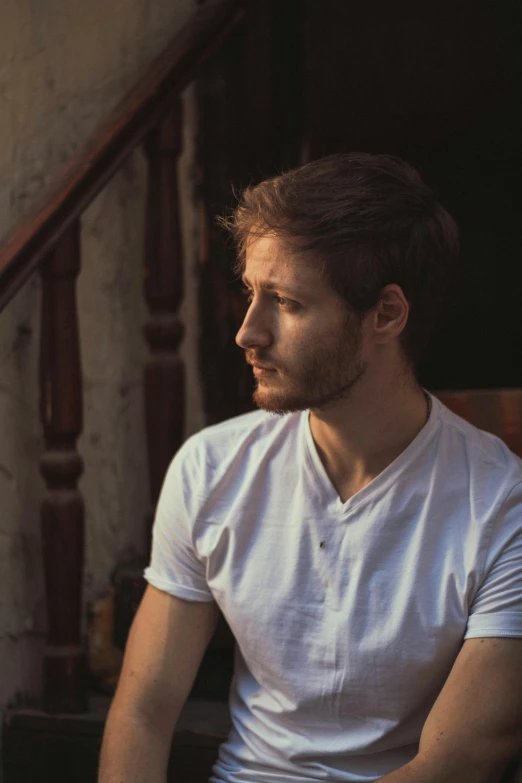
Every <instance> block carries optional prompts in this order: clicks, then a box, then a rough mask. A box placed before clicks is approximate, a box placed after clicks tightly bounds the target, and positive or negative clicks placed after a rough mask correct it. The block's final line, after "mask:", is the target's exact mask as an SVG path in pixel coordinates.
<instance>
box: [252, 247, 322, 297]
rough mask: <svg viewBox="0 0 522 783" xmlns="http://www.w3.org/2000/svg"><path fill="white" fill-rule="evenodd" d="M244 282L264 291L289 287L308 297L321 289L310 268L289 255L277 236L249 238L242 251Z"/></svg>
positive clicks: (318, 279) (300, 259)
mask: <svg viewBox="0 0 522 783" xmlns="http://www.w3.org/2000/svg"><path fill="white" fill-rule="evenodd" d="M242 279H243V280H244V282H247V283H249V284H250V285H254V284H256V285H259V286H262V287H264V288H266V289H267V290H269V289H274V288H283V287H285V288H292V290H293V291H294V292H295V293H296V294H299V293H301V294H305V293H307V294H309V293H310V291H311V289H315V292H317V289H318V287H320V288H321V289H322V288H324V283H323V282H322V281H321V280H320V278H319V274H318V272H317V270H316V269H314V267H313V265H312V264H310V263H307V262H306V261H305V260H303V259H302V258H299V257H298V256H297V255H296V254H294V253H291V252H290V251H289V250H288V248H287V247H285V245H284V243H283V242H281V240H280V239H278V237H276V236H273V235H269V236H262V237H254V238H252V239H249V241H248V242H247V245H246V252H245V271H244V274H243V278H242Z"/></svg>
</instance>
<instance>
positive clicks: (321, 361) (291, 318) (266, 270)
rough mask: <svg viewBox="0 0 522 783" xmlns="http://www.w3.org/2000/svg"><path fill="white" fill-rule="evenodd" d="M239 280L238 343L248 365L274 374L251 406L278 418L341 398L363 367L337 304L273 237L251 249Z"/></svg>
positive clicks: (261, 383) (351, 321)
mask: <svg viewBox="0 0 522 783" xmlns="http://www.w3.org/2000/svg"><path fill="white" fill-rule="evenodd" d="M243 280H244V283H245V286H246V287H248V288H249V289H250V297H249V300H250V307H249V309H248V311H247V313H246V316H245V319H244V321H243V324H242V326H241V328H240V330H239V332H238V333H237V335H236V343H237V344H238V345H239V346H240V347H241V348H243V349H244V350H245V354H246V360H247V362H248V363H249V364H260V365H262V366H266V367H272V368H275V369H274V371H273V372H269V373H266V374H264V375H261V376H258V377H256V382H257V386H256V390H255V392H254V395H253V401H254V403H255V404H256V405H257V406H258V407H259V408H261V409H262V410H265V411H268V412H271V413H275V414H278V415H284V414H286V413H292V412H294V411H302V410H306V409H308V408H311V409H313V408H315V409H323V408H325V407H328V408H331V407H332V405H333V404H334V403H335V402H337V401H339V400H342V399H346V398H347V397H348V396H349V394H350V390H351V389H352V387H353V386H355V384H356V383H358V382H359V381H360V379H361V378H362V377H363V375H364V373H365V372H366V368H367V362H365V361H364V360H363V336H362V331H361V326H360V324H359V322H358V321H357V319H356V317H355V315H353V314H351V313H350V312H349V311H348V309H347V306H346V305H345V303H344V302H343V300H342V299H341V298H340V297H339V296H338V295H337V294H336V293H335V291H333V290H332V289H331V288H329V287H327V286H326V285H325V283H323V282H322V280H321V279H320V278H319V276H318V273H317V272H316V271H315V270H314V269H313V268H312V267H311V266H309V265H306V264H304V263H302V262H299V263H298V262H297V261H296V259H295V258H294V257H293V256H292V255H290V254H289V253H288V251H287V250H285V248H284V245H283V244H282V243H281V242H280V240H279V239H278V238H277V237H275V236H273V235H272V236H265V237H261V238H256V239H254V240H253V241H250V242H249V244H248V246H247V252H246V268H245V274H244V277H243ZM267 284H273V285H274V289H273V290H266V289H265V288H264V287H263V286H265V285H267Z"/></svg>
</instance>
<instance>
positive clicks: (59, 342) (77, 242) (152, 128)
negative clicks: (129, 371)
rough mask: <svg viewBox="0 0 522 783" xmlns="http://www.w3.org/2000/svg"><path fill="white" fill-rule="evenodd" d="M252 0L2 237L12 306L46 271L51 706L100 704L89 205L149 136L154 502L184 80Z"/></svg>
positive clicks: (147, 286)
mask: <svg viewBox="0 0 522 783" xmlns="http://www.w3.org/2000/svg"><path fill="white" fill-rule="evenodd" d="M245 12H246V0H212V2H208V3H205V5H204V6H202V7H201V8H200V9H199V10H198V11H197V12H196V13H194V15H193V16H192V18H191V19H190V20H189V21H188V22H187V24H186V25H185V26H184V27H183V28H182V29H181V31H180V32H179V33H178V34H177V35H176V36H175V38H174V39H173V40H172V42H171V43H170V44H169V46H168V47H167V48H166V49H165V50H164V51H163V53H162V54H161V55H160V56H159V57H158V58H157V59H156V60H154V62H153V63H152V65H151V66H150V68H149V69H148V71H147V73H146V74H145V76H144V78H143V79H142V80H141V81H140V82H138V84H137V86H136V87H135V88H134V89H133V90H131V91H130V92H129V93H128V94H127V96H126V97H124V98H123V100H122V101H120V103H119V104H118V105H117V106H116V108H115V109H114V110H113V111H112V112H111V113H110V114H109V115H108V116H107V119H106V120H105V121H104V122H102V123H101V124H100V125H99V126H98V128H97V130H96V131H95V133H94V134H93V135H92V136H91V137H90V138H89V139H88V141H87V142H86V143H85V145H83V147H82V148H81V149H80V151H79V152H78V153H77V154H76V155H75V156H74V157H73V159H72V160H71V161H70V163H69V164H68V165H67V166H66V168H65V169H63V170H62V172H61V173H60V174H59V175H58V176H57V177H56V178H55V179H54V180H53V181H52V183H51V185H50V187H49V188H47V189H46V190H45V191H44V193H43V194H42V195H41V196H40V198H39V199H38V202H37V206H35V208H34V209H33V210H32V212H31V213H29V215H28V216H27V217H26V218H25V219H24V220H23V221H22V222H21V224H20V225H19V226H18V227H17V228H15V230H14V231H13V232H12V233H11V234H10V235H9V236H8V238H7V239H6V240H5V241H4V242H3V243H2V244H0V312H1V310H2V309H3V307H5V305H6V304H7V303H8V302H9V301H10V300H11V299H12V298H13V296H14V295H15V293H16V292H17V291H18V290H19V288H20V287H21V286H22V285H23V284H24V282H25V281H26V280H27V279H28V277H29V276H30V275H31V274H32V273H33V272H34V271H35V270H37V269H38V270H39V271H40V273H41V276H42V308H41V318H42V327H41V331H40V416H41V421H42V428H43V433H44V437H45V451H44V453H43V455H42V458H41V461H40V471H41V473H42V476H43V477H44V479H45V483H46V493H45V494H44V497H43V499H42V503H41V511H40V522H41V531H42V545H43V565H44V576H45V593H46V595H45V599H46V609H47V633H46V646H45V651H44V661H43V664H44V665H43V698H42V703H43V709H44V711H45V712H49V713H80V712H85V711H86V710H87V709H88V698H87V678H86V676H85V675H86V656H85V651H84V649H83V643H82V638H81V625H82V622H81V621H82V614H83V613H82V582H83V566H84V501H83V497H82V495H81V492H80V490H79V488H78V480H79V478H80V476H81V474H82V471H83V460H82V458H81V455H80V454H79V453H78V451H77V447H76V442H77V440H78V438H79V436H80V435H81V432H82V426H83V424H82V420H83V404H82V397H83V384H82V372H81V358H80V337H79V323H78V315H77V304H76V282H77V278H78V275H79V274H80V271H81V218H82V215H83V213H84V211H85V210H86V209H87V207H88V206H89V205H90V203H91V202H92V201H93V199H94V198H95V197H96V196H97V194H98V193H99V192H100V191H101V190H102V188H103V187H104V186H105V185H106V184H107V183H108V181H109V180H110V179H111V177H112V176H113V175H114V174H115V173H116V171H117V170H118V169H119V168H120V167H121V166H122V164H123V163H124V162H125V160H126V158H127V157H128V156H129V155H130V154H131V153H132V152H133V150H134V149H135V148H136V147H137V146H138V145H143V148H144V151H145V156H146V160H147V164H148V177H147V203H146V220H145V246H144V267H145V270H144V271H145V275H144V278H145V280H144V296H145V299H146V302H147V305H148V310H149V317H148V320H147V323H146V324H145V328H144V333H145V337H146V339H147V342H148V344H149V348H150V353H149V358H148V360H147V363H146V367H145V372H144V397H145V411H144V413H145V423H146V433H147V446H148V466H149V483H150V500H151V507H150V511H149V514H148V517H147V520H146V523H147V529H146V533H147V540H149V541H150V526H151V521H152V513H151V512H152V509H153V508H154V506H155V504H156V501H157V497H158V494H159V488H160V486H161V482H162V479H163V476H164V474H165V471H166V469H167V467H168V464H169V462H170V460H171V458H172V456H173V454H174V453H175V452H176V451H177V449H178V448H179V446H180V445H181V443H182V438H183V424H184V385H185V374H184V365H183V362H182V360H181V358H180V356H179V346H180V344H181V340H182V338H183V333H184V327H183V323H182V322H181V320H180V317H179V307H180V305H181V303H182V299H183V288H184V280H183V262H182V247H181V236H180V234H181V232H180V215H179V195H178V161H179V157H180V155H181V151H182V138H183V133H182V130H183V111H182V100H181V95H180V94H181V91H182V90H183V89H184V88H185V87H186V86H187V85H188V83H189V82H190V81H193V80H194V78H196V76H197V72H198V68H199V66H200V65H201V64H202V63H203V62H204V61H205V60H206V59H207V58H208V57H209V56H210V55H211V54H212V53H213V52H214V50H215V49H217V47H218V46H219V44H220V43H221V42H222V41H223V40H224V39H225V38H226V37H227V36H228V35H229V34H230V33H231V32H232V31H233V30H234V29H235V28H236V27H237V25H238V24H239V23H240V21H241V20H242V18H243V16H244V15H245Z"/></svg>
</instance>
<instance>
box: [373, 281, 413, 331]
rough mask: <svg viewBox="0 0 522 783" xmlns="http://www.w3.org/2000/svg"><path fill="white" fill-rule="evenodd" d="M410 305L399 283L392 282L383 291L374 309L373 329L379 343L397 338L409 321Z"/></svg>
mask: <svg viewBox="0 0 522 783" xmlns="http://www.w3.org/2000/svg"><path fill="white" fill-rule="evenodd" d="M409 312H410V306H409V304H408V300H407V299H406V297H405V296H404V292H403V290H402V288H401V287H400V286H399V285H396V284H395V283H391V284H390V285H387V286H386V287H385V288H383V289H382V291H381V297H380V299H379V302H378V304H377V305H376V307H375V309H374V319H373V331H374V338H375V340H376V342H378V343H388V342H390V341H391V340H394V339H395V338H397V337H398V336H399V335H400V333H401V332H402V330H403V329H404V327H405V326H406V323H407V321H408V315H409Z"/></svg>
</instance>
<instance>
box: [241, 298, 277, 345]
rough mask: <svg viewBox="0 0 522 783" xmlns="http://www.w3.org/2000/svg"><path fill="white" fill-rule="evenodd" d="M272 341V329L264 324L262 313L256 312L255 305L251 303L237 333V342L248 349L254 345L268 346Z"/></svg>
mask: <svg viewBox="0 0 522 783" xmlns="http://www.w3.org/2000/svg"><path fill="white" fill-rule="evenodd" d="M271 342H272V336H271V334H270V330H269V329H268V328H267V326H266V324H263V322H262V320H261V317H260V314H259V313H256V309H255V307H254V305H251V306H250V307H249V309H248V310H247V313H246V315H245V317H244V319H243V323H242V324H241V327H240V329H239V331H238V333H237V334H236V344H237V345H239V347H240V348H243V350H246V349H247V348H251V347H252V346H262V347H266V346H268V345H270V344H271Z"/></svg>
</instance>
